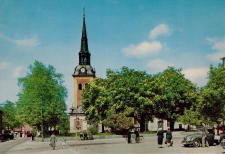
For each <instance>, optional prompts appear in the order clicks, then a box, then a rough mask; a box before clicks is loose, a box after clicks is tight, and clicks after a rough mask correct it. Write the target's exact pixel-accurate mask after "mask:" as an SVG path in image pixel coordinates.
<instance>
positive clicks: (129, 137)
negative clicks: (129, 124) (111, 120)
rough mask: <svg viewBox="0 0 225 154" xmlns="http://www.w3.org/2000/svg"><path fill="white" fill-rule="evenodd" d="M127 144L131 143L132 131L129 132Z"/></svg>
mask: <svg viewBox="0 0 225 154" xmlns="http://www.w3.org/2000/svg"><path fill="white" fill-rule="evenodd" d="M127 143H128V144H130V143H131V132H130V130H128V131H127Z"/></svg>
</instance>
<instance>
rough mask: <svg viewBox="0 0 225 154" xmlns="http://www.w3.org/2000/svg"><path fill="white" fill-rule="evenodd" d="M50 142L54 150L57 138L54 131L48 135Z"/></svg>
mask: <svg viewBox="0 0 225 154" xmlns="http://www.w3.org/2000/svg"><path fill="white" fill-rule="evenodd" d="M50 142H51V143H50V145H51V146H52V148H53V150H55V147H56V142H57V139H56V136H55V134H54V133H52V135H51V137H50Z"/></svg>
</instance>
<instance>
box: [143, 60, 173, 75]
mask: <svg viewBox="0 0 225 154" xmlns="http://www.w3.org/2000/svg"><path fill="white" fill-rule="evenodd" d="M168 66H174V64H173V63H170V62H166V61H163V60H161V59H155V60H153V61H151V62H149V63H148V64H147V67H150V68H154V69H156V70H157V71H158V72H159V71H163V70H165V69H167V67H168Z"/></svg>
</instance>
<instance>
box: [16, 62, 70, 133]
mask: <svg viewBox="0 0 225 154" xmlns="http://www.w3.org/2000/svg"><path fill="white" fill-rule="evenodd" d="M28 68H29V69H30V72H28V73H27V75H26V77H23V78H19V80H18V84H19V86H20V87H21V90H20V93H19V94H18V96H19V101H18V102H17V107H18V112H19V115H20V119H22V121H23V122H24V123H27V124H29V125H30V126H36V127H37V128H38V129H39V130H40V128H41V125H43V127H44V132H45V131H46V130H47V129H48V128H54V129H56V126H58V125H65V123H64V122H68V121H64V120H62V119H64V118H65V117H67V115H66V113H65V112H64V111H65V110H66V104H65V99H66V97H67V89H66V88H65V87H64V86H63V85H62V84H63V82H64V81H63V80H62V78H63V75H62V74H60V73H56V70H55V68H54V67H53V66H51V65H49V66H48V67H46V66H45V65H44V64H42V63H41V62H39V61H35V62H34V65H30V66H29V67H28Z"/></svg>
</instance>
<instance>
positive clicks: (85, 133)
mask: <svg viewBox="0 0 225 154" xmlns="http://www.w3.org/2000/svg"><path fill="white" fill-rule="evenodd" d="M87 139H88V138H87V132H84V140H87Z"/></svg>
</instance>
